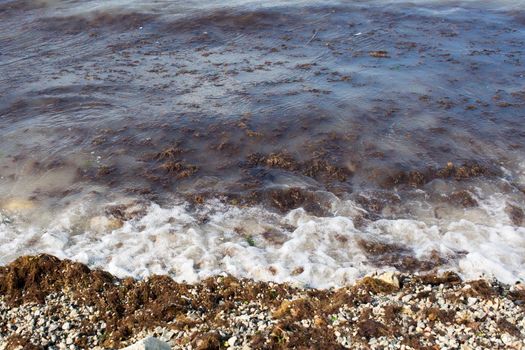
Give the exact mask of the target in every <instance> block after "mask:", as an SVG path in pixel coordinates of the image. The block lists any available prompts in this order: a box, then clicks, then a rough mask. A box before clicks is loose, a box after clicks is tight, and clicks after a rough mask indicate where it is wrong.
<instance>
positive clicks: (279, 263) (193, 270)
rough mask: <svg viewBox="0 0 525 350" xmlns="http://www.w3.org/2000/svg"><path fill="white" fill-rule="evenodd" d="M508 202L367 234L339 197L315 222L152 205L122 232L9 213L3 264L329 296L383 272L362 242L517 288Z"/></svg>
mask: <svg viewBox="0 0 525 350" xmlns="http://www.w3.org/2000/svg"><path fill="white" fill-rule="evenodd" d="M505 203H506V202H505V197H504V196H503V195H495V196H491V197H489V198H486V199H484V200H482V201H481V202H480V208H478V209H476V211H475V213H477V214H476V215H471V217H470V219H471V220H468V219H466V218H468V217H469V216H468V215H464V216H463V218H460V219H455V218H453V219H452V220H451V219H450V218H442V219H440V220H428V218H423V217H422V218H421V220H419V219H418V220H415V219H381V220H378V221H375V222H372V223H371V224H369V225H368V226H366V227H365V228H362V229H358V228H356V227H355V226H354V222H353V220H352V217H353V216H354V214H355V213H357V212H358V211H359V210H361V209H359V208H358V207H357V206H356V205H355V203H353V202H351V201H340V200H337V199H333V212H334V215H335V216H333V217H315V216H312V215H309V214H308V213H306V212H305V211H304V210H303V209H296V210H293V211H291V212H289V213H288V214H287V215H280V214H276V213H272V212H270V211H267V210H265V209H263V208H261V207H251V208H238V207H233V206H229V205H225V204H223V203H221V202H220V201H218V200H212V201H209V202H208V203H207V204H206V205H205V206H203V208H201V209H200V210H197V211H195V210H190V207H189V206H188V205H186V204H180V205H174V206H171V207H165V208H163V207H160V206H159V205H157V204H155V203H151V204H149V206H148V207H147V211H146V213H145V215H143V216H142V217H137V218H135V219H131V220H129V221H126V222H125V223H124V225H123V226H122V227H113V228H112V224H111V220H110V219H107V218H104V217H100V216H97V217H95V218H89V212H90V211H89V210H87V209H86V208H85V207H82V206H77V207H73V208H71V209H70V210H68V211H64V212H63V213H62V215H59V216H57V217H56V218H55V219H54V220H52V221H51V222H50V223H49V224H47V225H46V226H45V227H41V228H36V227H31V226H26V227H24V226H23V225H22V224H21V223H20V222H19V221H20V220H21V217H18V218H17V217H13V218H11V219H9V218H8V217H7V216H5V215H4V216H3V217H2V224H1V226H0V256H1V258H0V263H2V264H6V263H8V262H10V261H12V260H13V259H14V258H15V257H16V256H20V255H25V254H35V253H44V252H45V253H50V254H54V255H56V256H59V257H61V258H71V259H73V260H76V261H80V262H83V263H86V264H88V265H90V266H92V267H100V268H103V269H105V270H107V271H109V272H111V273H113V274H115V275H117V276H120V277H124V276H133V277H137V278H144V277H146V276H148V275H151V274H169V275H171V276H172V277H174V278H175V279H176V280H177V281H187V282H196V281H198V280H201V279H203V278H206V277H208V276H212V275H216V274H220V273H229V274H232V275H234V276H238V277H248V278H254V279H257V280H271V281H277V282H291V283H294V284H297V285H301V286H311V287H319V288H325V287H332V286H342V285H347V284H350V283H352V282H353V281H355V280H356V279H357V278H359V277H362V276H364V275H366V274H368V273H372V272H374V271H377V270H378V268H377V267H376V266H374V265H373V264H372V263H371V262H370V261H369V257H367V254H366V253H365V252H364V251H363V250H362V248H360V245H359V244H358V240H363V239H364V240H375V241H383V242H390V243H396V244H401V245H403V246H405V247H407V248H409V249H412V250H413V251H414V254H415V257H417V258H425V257H426V256H428V255H429V254H430V253H431V252H433V251H437V252H438V253H439V254H440V255H441V256H443V257H447V258H449V261H448V263H447V264H446V265H443V266H441V267H440V269H441V270H449V269H452V270H455V271H457V272H459V273H460V274H461V275H462V276H463V277H465V278H469V279H471V278H477V277H480V276H482V275H484V276H485V277H495V278H497V279H499V280H501V281H503V282H506V283H514V282H516V281H518V280H521V281H524V280H525V272H524V271H523V269H522V267H523V266H524V264H525V228H523V227H516V226H512V225H511V224H510V221H509V219H508V217H507V215H506V213H505V210H504V207H505ZM473 218H477V219H478V220H475V219H473ZM383 269H386V270H393V269H394V268H393V267H389V266H386V267H384V268H383Z"/></svg>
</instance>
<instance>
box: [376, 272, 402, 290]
mask: <svg viewBox="0 0 525 350" xmlns="http://www.w3.org/2000/svg"><path fill="white" fill-rule="evenodd" d="M376 278H377V279H378V280H380V281H383V282H385V283H388V284H391V285H393V286H394V287H396V288H397V289H399V279H398V278H397V276H396V274H395V272H392V271H388V272H385V273H383V274H381V275H379V276H377V277H376Z"/></svg>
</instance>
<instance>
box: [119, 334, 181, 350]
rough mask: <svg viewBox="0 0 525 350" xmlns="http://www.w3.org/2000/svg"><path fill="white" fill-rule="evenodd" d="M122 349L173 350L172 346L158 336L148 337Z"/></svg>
mask: <svg viewBox="0 0 525 350" xmlns="http://www.w3.org/2000/svg"><path fill="white" fill-rule="evenodd" d="M122 350H171V347H170V346H169V345H168V343H166V342H163V341H161V340H159V339H157V338H154V337H147V338H144V339H142V340H140V341H138V342H137V343H135V344H133V345H131V346H128V347H127V348H124V349H122Z"/></svg>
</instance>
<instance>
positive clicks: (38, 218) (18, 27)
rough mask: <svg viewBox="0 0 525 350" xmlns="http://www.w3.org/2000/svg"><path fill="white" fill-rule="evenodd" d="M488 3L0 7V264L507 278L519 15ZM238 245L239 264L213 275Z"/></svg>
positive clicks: (517, 250)
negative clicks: (44, 256)
mask: <svg viewBox="0 0 525 350" xmlns="http://www.w3.org/2000/svg"><path fill="white" fill-rule="evenodd" d="M510 4H511V5H514V6H510V5H509V3H506V4H502V3H501V6H499V7H498V6H495V5H497V3H494V4H493V5H494V6H492V8H487V6H486V4H480V3H477V2H469V3H438V2H435V3H430V2H427V3H418V4H412V5H409V4H402V3H388V4H387V3H381V4H379V3H374V2H359V3H354V4H349V3H340V2H313V1H312V2H302V3H295V4H291V3H289V2H282V3H274V4H270V5H267V6H264V7H262V6H259V5H254V4H253V3H244V4H238V3H237V4H234V3H231V4H229V5H230V6H224V5H223V6H216V4H211V5H207V6H201V5H202V3H199V2H194V3H193V2H192V3H188V4H186V5H184V6H183V5H181V4H179V3H177V2H171V3H168V4H167V3H163V2H146V3H142V4H138V3H136V2H133V1H128V2H123V1H118V2H108V3H98V2H96V1H88V2H75V1H72V2H61V1H42V2H25V1H16V2H11V1H1V2H0V17H1V19H2V22H1V24H0V47H1V49H0V72H1V73H2V74H0V136H1V138H0V152H1V153H0V202H2V203H3V204H2V207H3V208H4V211H3V213H4V216H5V219H4V226H3V230H4V233H5V234H4V239H3V240H2V239H1V238H0V242H2V241H3V242H4V243H5V244H4V246H5V249H3V250H2V251H1V252H0V253H1V254H2V255H3V257H2V259H1V260H2V261H9V260H11V259H12V258H13V257H14V256H17V255H20V254H22V253H28V252H38V251H51V252H53V253H56V254H59V255H60V254H62V255H65V256H69V257H73V258H76V259H79V260H83V261H86V262H91V263H92V264H95V265H101V266H105V267H108V266H109V268H110V269H117V272H122V273H124V274H125V273H133V274H136V275H145V274H148V273H151V272H166V271H167V272H169V273H172V274H174V275H175V276H179V275H180V276H182V277H181V278H189V279H192V278H194V277H192V276H194V275H195V276H204V275H207V274H213V273H218V272H221V271H227V272H230V273H233V274H237V275H243V276H248V277H255V278H264V279H272V278H273V279H277V280H279V279H280V280H282V279H287V278H290V276H292V275H293V274H292V273H291V272H290V271H292V270H293V271H299V270H297V268H302V269H303V271H304V270H305V267H304V266H311V268H310V270H308V268H306V270H308V271H306V272H304V273H303V272H301V274H299V275H300V276H299V278H298V279H299V281H300V282H301V283H307V284H312V285H325V284H327V283H328V282H326V281H325V277H319V276H321V275H322V274H323V273H326V274H328V275H329V276H330V274H332V275H334V274H335V275H334V276H336V275H337V276H336V277H335V280H336V282H334V283H335V284H342V283H345V281H346V280H351V279H352V278H354V277H355V276H357V275H359V274H362V273H365V272H368V271H370V270H371V269H374V268H376V267H394V268H398V269H405V270H415V271H418V270H428V269H432V268H436V267H442V266H447V267H452V268H456V269H458V270H459V271H460V272H463V273H465V274H466V275H469V276H470V275H473V274H477V273H482V272H483V273H492V274H495V275H497V276H498V277H499V278H503V279H508V280H512V279H520V278H521V279H522V278H523V273H522V272H519V270H520V268H521V267H522V266H523V265H522V264H523V262H524V261H523V258H522V257H521V258H520V256H524V255H523V254H522V253H524V252H525V238H523V237H525V236H524V235H525V232H524V228H523V217H524V215H523V207H524V203H525V202H524V194H523V191H524V188H525V175H524V168H525V167H524V165H525V160H524V158H523V154H524V153H523V147H524V146H525V128H524V127H523V126H522V124H523V123H522V119H523V117H524V111H525V85H524V77H525V67H524V63H523V57H524V55H523V53H524V50H523V48H524V47H525V45H524V44H525V14H524V13H523V12H522V11H521V10H517V8H518V9H519V2H515V3H514V2H510ZM219 5H220V4H219ZM504 5H505V6H504ZM129 203H134V204H133V206H132V207H133V208H135V209H133V210H131V209H130V210H128V209H129V207H130V204H129ZM137 203H138V204H137ZM108 205H110V207H107V206H108ZM115 205H116V206H117V208H118V210H117V211H115V210H114V208H115ZM119 205H120V207H119ZM156 205H160V206H161V207H162V208H164V209H161V208H158V209H151V208H152V206H153V207H155V206H156ZM137 206H138V207H140V208H142V209H140V210H139V209H136V207H137ZM79 208H81V209H79ZM155 208H156V207H155ZM167 208H171V209H167ZM301 208H302V209H301ZM303 209H304V211H303ZM126 210H128V211H130V212H132V213H135V214H133V215H132V214H129V213H128V214H126ZM155 210H172V211H173V210H175V212H176V213H178V214H177V215H175V214H173V213H171V212H170V213H164V214H165V215H167V217H164V216H163V215H164V214H158V215H160V216H161V217H162V219H161V218H160V217H156V216H155V215H154V214H152V212H154V211H155ZM290 210H294V211H292V212H291V213H289V211H290ZM139 212H140V213H142V214H140V215H139V214H138V213H139ZM217 213H221V215H218V214H217ZM287 213H289V214H287ZM298 213H299V214H300V216H301V215H302V216H301V218H297V217H294V215H295V216H297V215H299V214H298ZM184 215H186V216H188V218H191V220H190V219H188V220H189V221H187V222H186V221H185V220H184V219H181V218H182V217H185V216H184ZM214 215H215V216H214ZM93 217H95V221H96V222H97V223H93ZM170 217H171V218H172V219H170ZM210 217H211V219H210ZM165 219H166V220H167V221H166V222H164V221H165ZM97 220H98V221H97ZM101 220H102V221H101ZM104 220H105V221H104ZM112 220H113V221H112ZM141 220H147V222H142V223H141V222H140V221H141ZM163 220H164V221H163ZM170 220H171V221H170ZM232 220H233V221H234V222H235V224H232V222H230V221H232ZM312 220H313V221H312ZM337 220H346V221H345V223H344V224H342V223H341V222H336V221H337ZM121 221H122V222H125V224H124V226H122V222H121ZM178 221H184V222H186V223H185V224H180V223H179V222H178ZM252 221H253V222H252ZM101 222H102V223H101ZM309 222H312V223H313V222H315V223H316V224H315V225H317V226H315V225H314V226H315V228H313V227H310V228H304V225H309V224H308V223H309ZM467 223H468V224H467ZM179 224H180V225H179ZM5 225H7V226H5ZM128 225H129V227H128ZM148 225H151V227H149V226H148ZM159 225H160V226H159ZM163 225H168V226H170V225H171V227H170V228H169V229H167V231H166V237H165V238H166V239H167V240H168V241H170V242H171V243H169V244H168V243H166V244H167V246H169V247H170V249H168V250H169V251H167V252H163V253H162V254H158V255H160V256H161V257H160V258H155V259H153V260H152V259H151V257H150V256H151V254H153V253H154V252H155V251H157V253H158V249H161V247H162V244H160V243H155V242H157V241H156V240H157V239H159V236H157V235H156V234H155V233H154V232H158V231H155V230H156V229H155V227H157V228H158V227H161V226H162V227H164V226H163ZM188 225H190V226H192V225H193V226H192V227H193V230H194V231H196V232H197V231H198V232H200V234H196V237H201V238H202V237H206V239H205V240H210V239H211V240H212V241H213V243H210V242H207V243H206V242H204V241H199V242H197V241H195V240H194V239H193V238H190V237H192V235H193V233H194V232H193V231H192V232H190V233H188V231H187V230H188ZM254 225H255V226H257V227H258V228H254ZM312 225H313V224H312ZM400 225H401V226H400ZM403 225H409V226H410V227H404V226H403ZM411 225H412V226H413V227H412V226H411ZM414 225H415V226H414ZM422 225H423V226H424V227H423V226H422ZM454 225H456V226H457V225H459V226H458V227H460V228H456V226H454ZM465 225H467V226H468V228H465ZM332 226H333V227H332ZM150 229H151V232H150V231H148V230H150ZM126 230H127V231H126ZM144 230H146V232H150V233H148V234H145V233H144V232H145V231H144ZM301 230H306V231H305V232H304V233H303V234H304V237H303V238H304V239H305V240H306V241H301V242H302V243H301V244H298V245H297V246H296V247H295V248H292V247H285V248H282V246H283V245H284V246H286V245H287V244H288V245H290V246H293V245H294V244H296V243H297V239H298V238H297V237H296V236H297V235H299V234H300V233H301V232H302V231H301ZM332 231H333V232H332ZM394 231H395V232H397V231H400V232H399V233H398V234H397V233H395V232H394ZM401 231H402V232H401ZM27 232H33V233H32V234H27ZM50 232H55V233H56V235H58V236H60V239H58V241H57V242H61V243H57V242H55V241H53V240H51V241H49V240H47V238H46V237H47V236H46V235H49V234H51V233H50ZM57 232H58V233H57ZM330 232H332V233H333V235H332V233H330ZM429 232H431V233H429ZM469 232H475V233H469ZM55 233H53V234H51V235H54V234H55ZM119 234H123V235H125V236H126V235H131V236H133V237H134V239H137V242H141V243H136V244H137V245H140V246H141V247H142V248H141V249H142V250H141V249H139V251H136V252H133V251H129V250H126V249H127V248H126V247H127V246H126V241H125V239H128V238H129V237H128V236H126V238H124V237H121V236H119ZM1 235H2V232H1V231H0V237H1ZM111 235H113V236H115V235H116V236H115V237H112V238H111V239H110V238H108V237H111ZM173 235H180V237H179V236H177V237H176V238H175V237H174V236H173ZM216 236H217V237H219V236H220V240H222V241H221V242H222V243H218V242H216V241H215V238H213V239H212V238H210V237H216ZM332 236H333V237H332ZM104 237H106V238H104ZM140 237H142V238H140ZM327 237H332V238H333V241H331V243H327V244H328V245H327V247H328V248H326V250H325V251H323V252H322V254H318V252H317V251H316V248H317V247H310V246H308V244H307V241H308V240H312V241H315V240H316V239H321V240H325V239H327ZM144 238H146V241H151V242H153V245H151V244H150V243H147V244H146V245H145V246H144V245H143V243H144V240H143V239H144ZM332 238H330V239H331V240H332ZM104 239H108V240H109V241H111V243H109V241H108V242H106V244H107V245H106V246H105V247H104V243H100V242H101V241H104ZM202 239H204V238H202ZM217 239H219V238H217ZM301 239H302V238H301ZM470 241H475V242H474V243H472V245H469V242H470ZM7 242H10V244H9V245H8V244H7ZM495 242H499V243H495ZM99 243H100V245H99ZM156 244H160V245H156ZM305 244H306V245H305ZM376 244H379V246H378V245H376ZM494 244H496V245H497V244H500V248H501V249H502V252H501V255H498V254H499V253H498V254H496V255H497V256H490V254H489V251H490V250H489V249H488V247H487V245H494ZM95 246H96V247H97V248H93V247H95ZM338 246H341V247H338ZM122 247H124V248H126V249H124V248H122ZM507 247H512V249H511V250H512V252H511V254H510V255H509V256H505V254H504V253H503V251H504V250H505V249H506V248H507ZM252 248H253V249H258V250H259V251H256V252H254V253H253V254H254V255H253V257H252V258H253V259H256V260H257V259H259V262H260V264H259V265H258V266H256V267H253V266H248V265H249V264H248V262H243V261H240V260H239V261H237V262H235V261H233V262H232V261H231V260H232V259H233V260H235V259H238V257H239V254H246V251H250V249H251V250H252V251H253V249H252ZM90 249H95V250H94V251H93V252H90ZM119 249H121V250H119ZM192 249H194V251H192V252H188V250H192ZM279 249H281V250H280V251H279ZM290 249H292V250H290ZM293 249H296V250H297V251H300V252H301V254H299V253H297V254H296V255H295V257H294V255H293V254H292V252H293ZM496 250H497V249H496ZM284 251H286V253H285V252H284ZM181 252H184V253H181ZM137 254H138V255H140V254H143V255H144V256H143V258H141V259H137V261H141V263H139V264H138V267H137V266H134V265H133V264H131V261H132V260H133V257H134V256H136V255H137ZM184 254H186V255H184ZM276 254H277V255H279V254H281V255H279V256H281V257H276ZM469 254H470V255H469ZM182 255H184V257H185V259H186V260H184V261H185V262H184V263H182V262H180V261H179V260H177V259H179V258H180V257H181V256H182ZM117 256H118V257H119V258H117ZM206 256H212V257H208V258H206ZM189 257H191V258H189ZM232 257H233V258H232ZM299 257H300V258H299ZM118 259H124V262H122V261H120V262H119V260H118ZM188 259H189V260H188ZM406 259H409V260H408V261H407V260H406ZM241 260H242V259H241ZM175 261H176V262H175ZM275 261H277V265H278V266H277V267H275V266H274V267H273V270H272V266H271V265H272V263H274V262H275ZM479 261H482V263H478V262H479ZM186 263H187V264H189V265H188V266H187V267H185V268H183V267H180V268H179V267H177V268H176V270H177V269H179V270H177V271H174V270H173V268H172V267H171V270H170V266H171V265H173V264H177V265H181V266H182V265H184V264H186ZM130 264H131V265H133V266H132V267H130ZM155 264H157V265H155ZM462 264H463V265H462ZM151 265H155V266H159V267H156V268H151ZM296 265H297V266H296ZM300 265H304V266H300ZM471 265H472V266H475V265H479V266H482V267H480V268H479V269H476V268H473V267H472V266H471ZM232 266H233V267H232ZM119 269H120V270H119ZM189 270H191V273H189V272H188V271H189ZM281 270H282V271H281ZM472 270H474V272H472ZM275 271H277V272H275ZM287 271H288V272H287ZM323 271H324V272H323ZM334 271H335V272H334ZM338 271H339V272H338ZM338 274H339V275H338ZM189 275H191V276H190V277H188V276H189ZM301 276H302V277H301ZM341 276H342V277H341ZM328 280H330V278H328Z"/></svg>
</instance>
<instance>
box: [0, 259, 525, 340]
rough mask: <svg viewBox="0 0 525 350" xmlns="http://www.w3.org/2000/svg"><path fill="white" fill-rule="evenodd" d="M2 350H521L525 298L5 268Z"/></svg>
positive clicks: (431, 285) (503, 292) (501, 287)
mask: <svg viewBox="0 0 525 350" xmlns="http://www.w3.org/2000/svg"><path fill="white" fill-rule="evenodd" d="M0 325H1V326H0V344H2V345H0V349H15V348H20V346H22V349H41V348H42V349H43V348H48V349H84V348H92V349H108V348H109V349H111V348H121V347H124V346H127V345H130V344H133V343H134V342H136V341H138V340H140V339H141V338H143V337H145V336H148V335H152V336H156V337H158V338H159V339H161V340H163V341H166V342H168V343H169V344H170V345H171V346H172V348H176V349H219V348H221V349H222V348H231V349H235V348H236V349H243V348H244V349H248V348H255V349H286V348H319V349H328V348H330V349H338V348H351V349H435V348H440V349H445V348H459V349H476V348H492V349H522V348H524V347H525V341H524V339H525V289H524V288H523V287H522V286H521V285H515V286H509V285H505V284H501V283H499V282H497V281H495V280H476V281H468V282H467V281H462V280H461V279H460V278H459V277H458V276H457V275H456V274H455V273H452V272H448V273H444V274H442V275H435V274H429V275H421V276H417V275H410V274H391V273H386V274H383V275H381V276H374V277H370V276H369V277H365V278H363V279H361V280H359V281H358V282H356V283H355V284H354V285H352V286H348V287H342V288H335V289H326V290H322V289H300V288H295V287H292V286H289V285H286V284H278V283H272V282H257V281H252V280H245V279H237V278H234V277H231V276H216V277H212V278H208V279H206V280H204V281H202V282H200V283H197V284H193V285H190V284H183V283H177V282H174V281H173V280H172V279H171V278H170V277H167V276H151V277H150V278H148V279H146V280H143V281H136V280H133V279H132V278H125V279H118V278H116V277H114V276H112V275H111V274H109V273H107V272H104V271H100V270H91V269H89V268H88V267H87V266H85V265H83V264H81V263H75V262H72V261H69V260H60V259H58V258H56V257H53V256H50V255H38V256H24V257H21V258H19V259H17V260H15V261H14V262H12V263H10V264H9V265H7V266H5V267H1V268H0Z"/></svg>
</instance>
